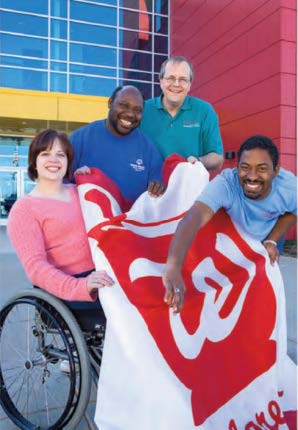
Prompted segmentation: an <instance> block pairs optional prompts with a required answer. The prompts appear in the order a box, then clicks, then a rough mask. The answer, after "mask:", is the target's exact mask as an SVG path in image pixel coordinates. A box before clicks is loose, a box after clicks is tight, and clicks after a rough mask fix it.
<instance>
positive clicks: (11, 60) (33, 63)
mask: <svg viewBox="0 0 298 430" xmlns="http://www.w3.org/2000/svg"><path fill="white" fill-rule="evenodd" d="M1 63H2V64H5V65H6V66H19V67H29V68H33V69H47V68H48V62H47V61H43V60H31V59H27V58H22V57H7V56H5V55H3V56H1Z"/></svg>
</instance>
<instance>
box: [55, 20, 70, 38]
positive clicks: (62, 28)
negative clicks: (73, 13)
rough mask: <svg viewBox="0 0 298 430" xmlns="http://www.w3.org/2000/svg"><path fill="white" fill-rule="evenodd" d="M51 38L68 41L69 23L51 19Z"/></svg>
mask: <svg viewBox="0 0 298 430" xmlns="http://www.w3.org/2000/svg"><path fill="white" fill-rule="evenodd" d="M51 37H54V38H55V39H67V22H66V21H63V20H61V19H51Z"/></svg>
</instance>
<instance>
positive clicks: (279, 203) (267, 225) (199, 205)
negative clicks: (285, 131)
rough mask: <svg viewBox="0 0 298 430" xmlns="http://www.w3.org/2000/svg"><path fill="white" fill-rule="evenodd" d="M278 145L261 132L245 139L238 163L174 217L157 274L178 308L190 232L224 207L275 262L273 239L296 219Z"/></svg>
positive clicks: (293, 185)
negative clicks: (175, 223) (161, 271)
mask: <svg viewBox="0 0 298 430" xmlns="http://www.w3.org/2000/svg"><path fill="white" fill-rule="evenodd" d="M278 158H279V154H278V149H277V147H276V145H275V144H274V143H273V142H272V140H271V139H269V138H268V137H265V136H260V135H256V136H252V137H250V138H248V139H247V140H246V141H245V142H244V143H243V144H242V145H241V147H240V149H239V151H238V166H237V168H234V169H225V170H223V172H221V174H220V175H218V176H217V177H216V178H214V179H213V180H212V181H211V182H210V183H209V184H208V185H207V186H206V188H205V189H204V190H203V192H202V193H201V194H200V195H199V197H198V198H197V200H196V202H195V203H194V205H193V206H192V207H191V208H190V210H189V211H188V213H187V214H186V215H185V217H184V218H183V219H182V220H181V221H180V223H179V225H178V227H177V230H176V233H175V235H174V237H173V240H172V242H171V245H170V250H169V254H168V259H167V264H166V268H165V272H164V275H163V282H164V285H165V287H166V295H165V300H166V301H167V302H168V303H169V304H171V303H174V312H175V313H176V312H179V311H180V309H181V306H182V304H183V299H184V291H185V287H184V283H183V279H182V275H181V269H182V265H183V262H184V259H185V256H186V254H187V251H188V249H189V247H190V245H191V242H192V241H193V239H194V237H195V235H196V233H197V232H198V230H199V229H200V228H202V227H203V226H204V225H205V224H206V223H207V222H208V221H209V220H210V219H211V218H212V216H213V215H214V213H215V212H217V210H218V209H220V208H224V209H225V210H226V211H227V213H228V214H229V215H230V216H231V218H232V219H233V221H235V222H236V223H238V224H239V225H240V226H241V227H242V228H243V229H244V230H245V231H246V232H248V233H249V234H250V235H251V236H253V237H255V238H256V239H258V240H260V241H262V242H263V245H264V247H265V248H266V250H267V252H268V254H269V258H270V261H271V264H273V263H274V262H275V261H278V257H279V254H278V249H277V242H278V241H279V240H280V238H281V237H282V236H283V235H284V234H285V232H286V231H287V230H288V229H289V228H290V227H291V226H292V225H293V223H295V222H296V220H297V177H296V176H294V175H293V174H292V173H291V172H289V171H286V170H285V169H282V168H279V166H278Z"/></svg>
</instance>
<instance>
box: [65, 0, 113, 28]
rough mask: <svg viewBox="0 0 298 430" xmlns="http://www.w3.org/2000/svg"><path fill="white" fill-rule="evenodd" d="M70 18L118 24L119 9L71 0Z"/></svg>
mask: <svg viewBox="0 0 298 430" xmlns="http://www.w3.org/2000/svg"><path fill="white" fill-rule="evenodd" d="M70 19H76V20H79V21H87V22H93V23H96V24H107V25H116V22H117V9H115V8H112V7H105V6H99V5H95V4H90V3H80V2H77V1H71V2H70Z"/></svg>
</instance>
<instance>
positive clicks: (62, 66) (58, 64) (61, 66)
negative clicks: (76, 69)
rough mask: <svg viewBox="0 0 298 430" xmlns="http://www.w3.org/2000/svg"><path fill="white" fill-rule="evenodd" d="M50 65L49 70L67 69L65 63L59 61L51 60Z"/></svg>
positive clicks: (59, 70) (60, 70) (64, 70)
mask: <svg viewBox="0 0 298 430" xmlns="http://www.w3.org/2000/svg"><path fill="white" fill-rule="evenodd" d="M50 67H51V70H54V71H58V72H66V70H67V64H66V63H63V62H60V61H51V65H50Z"/></svg>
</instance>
